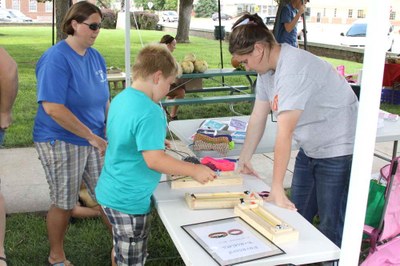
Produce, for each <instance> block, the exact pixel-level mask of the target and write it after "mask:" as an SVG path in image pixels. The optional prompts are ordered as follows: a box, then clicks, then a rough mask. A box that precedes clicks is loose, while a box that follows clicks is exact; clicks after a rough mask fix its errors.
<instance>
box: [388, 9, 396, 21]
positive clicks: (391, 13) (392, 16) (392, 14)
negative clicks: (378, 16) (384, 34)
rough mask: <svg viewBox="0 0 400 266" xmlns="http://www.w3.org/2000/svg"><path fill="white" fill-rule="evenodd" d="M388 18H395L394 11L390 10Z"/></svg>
mask: <svg viewBox="0 0 400 266" xmlns="http://www.w3.org/2000/svg"><path fill="white" fill-rule="evenodd" d="M389 19H391V20H395V19H396V11H390V16H389Z"/></svg>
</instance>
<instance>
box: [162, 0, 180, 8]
mask: <svg viewBox="0 0 400 266" xmlns="http://www.w3.org/2000/svg"><path fill="white" fill-rule="evenodd" d="M177 8H178V0H165V5H164V10H177Z"/></svg>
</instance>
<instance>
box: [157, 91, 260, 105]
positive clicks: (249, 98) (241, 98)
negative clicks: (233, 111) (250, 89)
mask: <svg viewBox="0 0 400 266" xmlns="http://www.w3.org/2000/svg"><path fill="white" fill-rule="evenodd" d="M254 100H255V95H254V94H239V95H223V96H210V97H186V98H183V99H173V100H166V99H164V100H162V101H161V105H162V106H173V105H186V104H212V103H237V102H254Z"/></svg>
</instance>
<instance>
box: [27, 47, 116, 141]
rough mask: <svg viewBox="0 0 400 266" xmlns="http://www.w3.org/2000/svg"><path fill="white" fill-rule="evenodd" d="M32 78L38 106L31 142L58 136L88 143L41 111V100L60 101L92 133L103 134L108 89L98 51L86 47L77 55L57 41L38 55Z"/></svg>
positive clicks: (101, 135) (101, 58)
mask: <svg viewBox="0 0 400 266" xmlns="http://www.w3.org/2000/svg"><path fill="white" fill-rule="evenodd" d="M36 78H37V101H38V103H39V106H38V110H37V114H36V118H35V124H34V128H33V140H34V141H35V142H46V141H51V140H62V141H65V142H68V143H72V144H74V145H81V146H88V145H89V142H88V141H87V140H85V139H83V138H81V137H78V136H77V135H75V134H73V133H71V132H70V131H68V130H66V129H64V128H63V127H61V126H60V125H59V124H58V123H57V122H56V121H54V120H53V119H52V118H51V117H50V116H49V115H48V114H47V113H46V112H45V111H44V109H43V106H42V101H46V102H51V103H58V104H63V105H64V106H65V107H66V108H68V109H69V110H70V111H71V112H72V113H73V114H74V115H75V116H76V117H77V118H78V119H79V120H80V121H81V122H82V123H83V124H85V125H86V126H87V127H88V128H90V130H91V131H92V132H93V133H94V134H96V135H98V136H100V137H102V138H104V129H105V120H106V106H107V102H108V99H109V89H108V82H107V70H106V64H105V61H104V58H103V57H102V56H101V55H100V53H99V52H98V51H96V50H95V49H93V48H88V49H87V50H86V54H85V55H84V56H81V55H79V54H78V53H76V52H75V51H74V50H73V49H72V48H71V47H70V46H69V45H68V44H67V43H66V42H65V41H61V42H59V43H57V44H56V45H54V46H53V47H51V48H50V49H48V50H47V51H46V52H45V53H44V54H43V55H42V57H41V58H40V59H39V61H38V63H37V65H36Z"/></svg>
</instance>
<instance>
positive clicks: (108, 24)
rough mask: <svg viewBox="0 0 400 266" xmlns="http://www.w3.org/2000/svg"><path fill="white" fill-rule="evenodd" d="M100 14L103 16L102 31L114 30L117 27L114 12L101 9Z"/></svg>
mask: <svg viewBox="0 0 400 266" xmlns="http://www.w3.org/2000/svg"><path fill="white" fill-rule="evenodd" d="M101 13H102V14H103V21H102V22H101V26H102V27H103V28H104V29H115V27H116V26H117V15H116V14H115V12H114V11H113V10H111V9H102V10H101Z"/></svg>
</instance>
